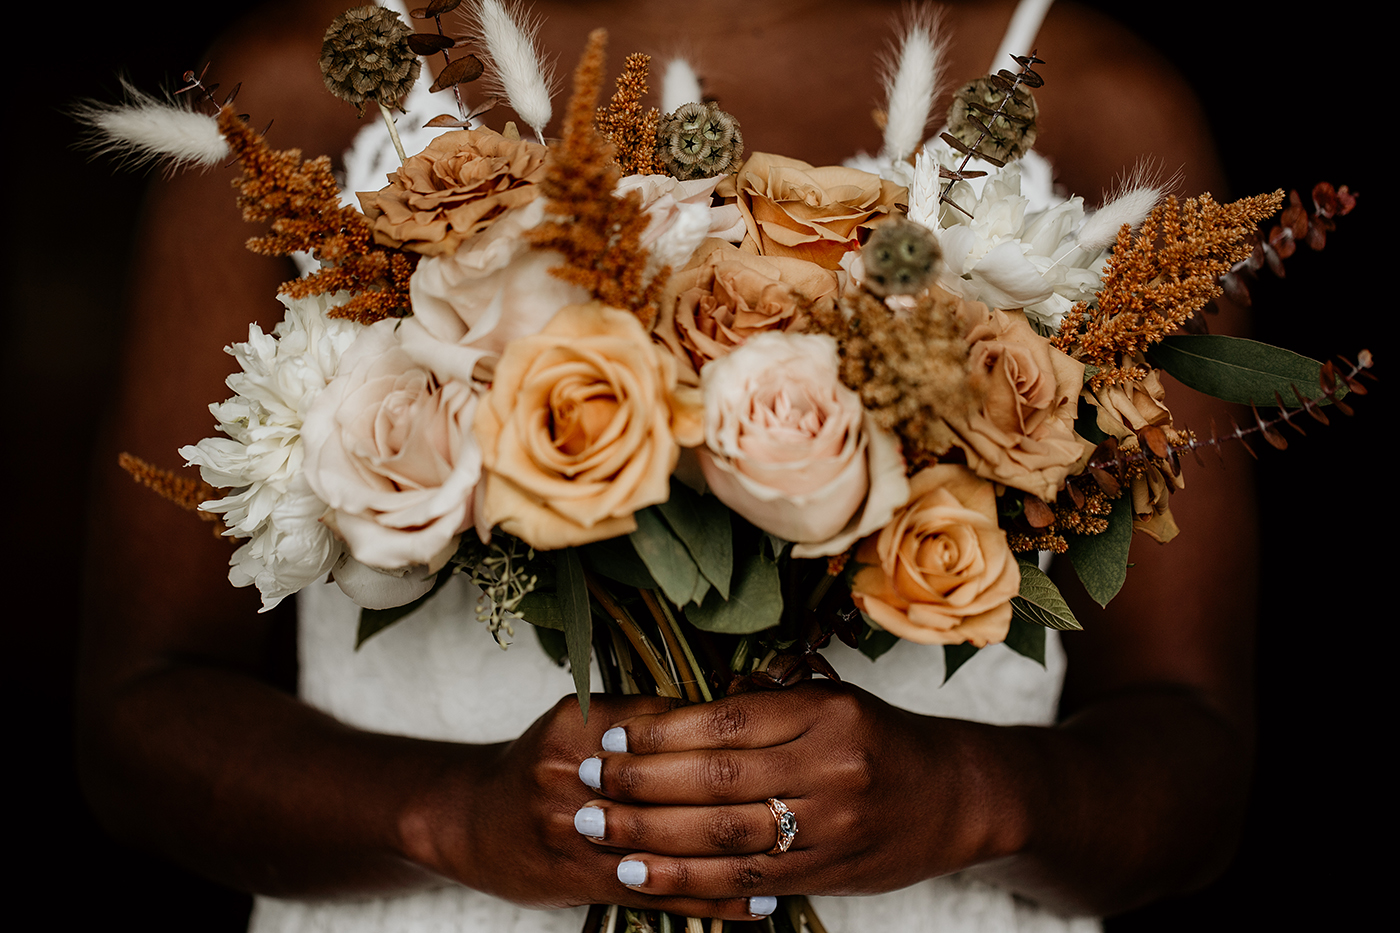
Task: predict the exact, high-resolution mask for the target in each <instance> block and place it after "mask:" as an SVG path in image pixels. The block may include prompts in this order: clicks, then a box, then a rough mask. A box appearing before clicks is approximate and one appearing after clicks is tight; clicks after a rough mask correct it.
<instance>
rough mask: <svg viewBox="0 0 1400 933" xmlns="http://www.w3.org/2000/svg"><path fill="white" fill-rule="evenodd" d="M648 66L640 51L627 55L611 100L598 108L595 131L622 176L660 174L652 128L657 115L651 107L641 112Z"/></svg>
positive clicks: (659, 116) (658, 112)
mask: <svg viewBox="0 0 1400 933" xmlns="http://www.w3.org/2000/svg"><path fill="white" fill-rule="evenodd" d="M650 65H651V56H649V55H643V54H642V53H641V52H633V53H632V54H631V55H628V56H627V61H626V63H625V64H624V65H623V68H622V74H620V75H618V78H617V90H615V91H614V92H613V96H612V100H611V101H609V102H608V106H606V107H599V108H598V114H597V127H598V132H600V133H602V134H603V136H604V137H605V138H606V139H607V140H608V141H609V142H610V143H612V144H613V151H614V155H615V158H616V159H617V165H618V168H619V169H621V171H622V174H624V175H656V174H659V173H660V172H661V167H660V165H659V164H658V163H657V160H656V125H657V123H658V122H659V121H660V119H661V113H660V111H658V110H656V109H655V108H652V109H650V110H645V111H644V110H642V98H644V97H646V94H647V73H648V70H649V68H650Z"/></svg>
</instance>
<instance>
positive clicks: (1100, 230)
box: [1079, 163, 1176, 252]
mask: <svg viewBox="0 0 1400 933" xmlns="http://www.w3.org/2000/svg"><path fill="white" fill-rule="evenodd" d="M1160 174H1161V173H1160V172H1159V171H1158V170H1157V169H1154V168H1152V167H1151V166H1150V165H1147V164H1145V163H1138V165H1137V166H1136V167H1134V168H1133V170H1132V171H1131V172H1129V173H1128V174H1127V175H1126V176H1125V177H1124V178H1123V180H1122V181H1120V182H1119V183H1118V185H1117V187H1116V188H1115V190H1114V192H1113V193H1112V194H1111V195H1109V196H1108V197H1107V198H1106V199H1105V200H1104V205H1103V207H1101V208H1099V209H1098V210H1096V211H1094V212H1093V213H1092V214H1090V215H1089V216H1088V218H1087V219H1086V220H1085V221H1084V226H1082V227H1080V228H1079V246H1080V248H1081V249H1085V250H1088V251H1090V252H1097V251H1098V250H1104V249H1108V248H1109V247H1110V246H1112V245H1113V243H1114V241H1115V240H1117V239H1118V229H1119V228H1120V227H1122V226H1123V225H1124V224H1127V225H1128V226H1129V227H1131V228H1132V229H1134V230H1136V229H1137V228H1138V226H1139V225H1140V224H1141V223H1142V222H1143V221H1144V220H1146V219H1147V215H1148V214H1149V213H1151V212H1152V208H1154V207H1156V206H1157V203H1158V202H1159V201H1161V200H1162V197H1163V196H1164V195H1166V193H1167V192H1168V191H1170V190H1171V189H1172V188H1173V187H1175V185H1176V178H1174V177H1173V178H1169V179H1167V180H1166V181H1162V180H1161V178H1160Z"/></svg>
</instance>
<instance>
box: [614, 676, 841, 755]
mask: <svg viewBox="0 0 1400 933" xmlns="http://www.w3.org/2000/svg"><path fill="white" fill-rule="evenodd" d="M813 709H814V707H813V705H812V704H811V703H805V702H802V701H801V699H800V697H799V696H798V693H797V691H787V690H776V691H765V692H763V693H746V694H742V695H740V696H734V697H725V698H724V699H722V700H716V701H715V702H713V703H700V704H696V705H693V706H682V707H679V708H677V709H673V710H669V711H667V712H663V713H654V714H644V715H641V716H634V717H631V718H629V719H625V720H622V721H621V722H619V723H617V724H616V725H615V726H614V727H613V728H611V729H609V730H608V731H607V732H605V733H604V734H603V748H604V749H605V750H607V751H613V752H632V753H633V754H640V755H650V754H654V753H656V752H682V751H690V750H692V749H698V748H766V747H769V746H773V745H781V744H783V743H785V742H790V741H792V740H793V739H795V738H797V737H798V736H800V735H802V734H803V733H804V732H806V731H807V729H808V728H809V727H810V726H811V721H812V711H813Z"/></svg>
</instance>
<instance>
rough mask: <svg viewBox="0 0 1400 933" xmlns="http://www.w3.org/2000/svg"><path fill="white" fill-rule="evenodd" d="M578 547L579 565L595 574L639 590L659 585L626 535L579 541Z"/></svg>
mask: <svg viewBox="0 0 1400 933" xmlns="http://www.w3.org/2000/svg"><path fill="white" fill-rule="evenodd" d="M578 551H579V557H581V558H582V559H583V566H585V567H587V568H588V569H589V570H590V571H592V572H593V573H595V574H597V575H599V576H602V577H607V578H608V579H609V580H616V581H617V582H618V583H622V584H624V585H626V586H631V587H635V588H637V589H639V590H655V589H659V588H660V587H659V585H658V584H657V582H656V580H655V579H654V578H653V577H652V575H651V572H650V571H649V570H647V565H646V564H644V563H643V562H642V559H641V558H640V557H638V556H637V549H636V548H635V547H633V546H632V542H631V540H630V539H628V538H627V537H621V538H608V539H607V540H605V541H595V542H593V543H592V544H585V545H583V546H582V547H580V548H579V549H578Z"/></svg>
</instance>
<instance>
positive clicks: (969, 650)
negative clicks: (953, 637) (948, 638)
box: [943, 642, 979, 684]
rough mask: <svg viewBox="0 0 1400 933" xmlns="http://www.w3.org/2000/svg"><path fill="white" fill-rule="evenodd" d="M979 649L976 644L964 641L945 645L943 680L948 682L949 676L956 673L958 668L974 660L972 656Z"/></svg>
mask: <svg viewBox="0 0 1400 933" xmlns="http://www.w3.org/2000/svg"><path fill="white" fill-rule="evenodd" d="M978 650H979V649H978V648H977V647H976V646H974V645H969V644H968V643H967V642H963V643H962V644H961V645H944V646H943V682H944V683H945V684H946V683H947V682H948V678H949V677H952V676H953V675H954V674H956V673H957V672H958V668H960V667H962V666H963V665H964V664H966V663H967V662H968V661H970V660H972V656H973V655H974V654H976V653H977V652H978Z"/></svg>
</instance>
